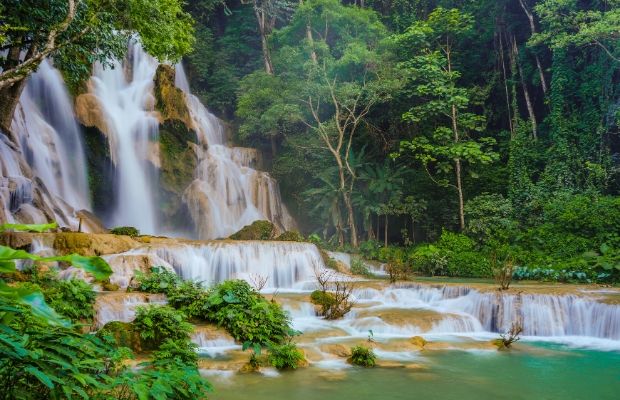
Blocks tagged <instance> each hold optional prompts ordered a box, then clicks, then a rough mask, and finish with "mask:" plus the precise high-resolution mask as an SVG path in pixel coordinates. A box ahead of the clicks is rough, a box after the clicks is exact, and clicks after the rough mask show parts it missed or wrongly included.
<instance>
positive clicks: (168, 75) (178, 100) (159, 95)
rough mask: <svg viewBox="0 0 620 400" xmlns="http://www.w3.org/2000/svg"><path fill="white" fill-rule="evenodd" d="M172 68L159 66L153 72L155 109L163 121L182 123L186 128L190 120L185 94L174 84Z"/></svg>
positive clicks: (163, 65) (164, 65)
mask: <svg viewBox="0 0 620 400" xmlns="http://www.w3.org/2000/svg"><path fill="white" fill-rule="evenodd" d="M174 76H175V71H174V67H172V66H170V65H166V64H160V65H159V66H158V67H157V71H156V72H155V90H154V91H155V100H156V103H155V107H156V108H157V110H158V111H159V112H160V113H161V116H162V118H163V120H164V121H165V120H178V121H183V122H184V123H185V125H186V126H190V125H191V118H190V114H189V109H188V108H187V103H186V102H185V94H184V93H183V91H182V90H181V89H179V88H178V87H176V86H175V84H174Z"/></svg>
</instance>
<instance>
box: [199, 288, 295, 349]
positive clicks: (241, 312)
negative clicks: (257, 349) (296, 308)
mask: <svg viewBox="0 0 620 400" xmlns="http://www.w3.org/2000/svg"><path fill="white" fill-rule="evenodd" d="M195 310H196V313H197V314H199V315H200V317H201V318H203V319H205V320H207V321H211V322H215V323H217V324H218V325H219V326H222V327H224V328H225V329H226V330H227V331H228V332H229V333H230V334H231V335H232V336H233V337H234V338H235V339H237V340H239V341H242V342H251V343H257V344H260V345H262V346H267V345H270V344H273V343H276V344H281V343H283V342H284V341H285V339H287V338H288V337H289V336H290V335H291V334H293V333H294V331H292V330H291V328H290V320H289V316H288V315H287V313H286V312H284V310H282V307H281V306H280V305H279V304H277V303H276V302H275V301H268V300H267V299H265V298H264V297H263V296H262V295H261V294H260V293H258V292H257V291H256V290H255V289H253V288H252V287H251V286H250V285H249V284H248V283H247V282H245V281H242V280H230V281H225V282H222V283H220V284H218V285H216V286H214V287H213V288H211V289H210V290H209V291H208V292H207V295H206V296H205V298H204V301H203V302H202V303H201V304H199V305H196V306H195Z"/></svg>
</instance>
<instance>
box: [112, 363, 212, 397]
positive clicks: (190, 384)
mask: <svg viewBox="0 0 620 400" xmlns="http://www.w3.org/2000/svg"><path fill="white" fill-rule="evenodd" d="M141 366H142V368H141V369H140V370H139V371H133V370H125V371H124V373H122V374H121V375H119V376H118V377H116V378H115V379H114V380H113V381H112V383H111V385H110V386H111V389H110V390H108V391H107V393H106V395H107V396H106V397H103V398H105V399H115V400H135V399H161V400H166V399H174V400H195V399H206V398H207V395H208V394H209V393H211V392H212V391H213V388H212V386H211V385H210V384H209V382H208V381H207V380H205V379H204V378H203V377H202V376H200V373H199V372H198V369H197V368H196V367H195V366H193V365H187V364H184V363H179V362H175V361H170V360H163V361H158V362H154V363H143V364H141Z"/></svg>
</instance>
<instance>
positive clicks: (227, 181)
mask: <svg viewBox="0 0 620 400" xmlns="http://www.w3.org/2000/svg"><path fill="white" fill-rule="evenodd" d="M176 71H177V74H176V77H175V79H176V84H177V86H178V87H179V88H180V89H181V90H183V91H184V92H185V93H186V98H187V105H188V107H189V110H190V114H191V119H192V122H193V125H194V126H193V127H194V128H195V129H196V132H197V134H198V141H199V144H200V145H199V146H196V147H195V150H196V156H197V158H198V166H197V168H196V171H195V174H194V178H195V179H194V181H193V182H192V183H191V184H190V186H189V187H188V188H187V189H186V190H185V193H184V195H183V198H184V200H185V202H186V203H187V204H188V206H189V209H190V213H191V215H192V219H193V220H194V223H195V224H196V226H197V227H198V236H199V237H200V238H201V239H216V238H223V237H227V236H229V235H231V234H233V233H235V232H236V231H238V230H239V229H241V228H243V227H244V226H246V225H249V224H251V223H252V222H254V221H257V220H270V221H271V222H273V223H274V224H275V225H276V226H277V227H278V228H279V230H281V231H284V230H288V229H292V228H293V227H294V222H293V219H292V218H291V216H290V215H289V213H288V211H287V210H286V207H285V206H284V204H283V203H282V200H281V198H280V190H279V188H278V184H277V182H276V181H275V180H274V179H273V178H272V177H271V176H269V174H267V173H266V172H261V171H257V170H255V169H253V167H254V166H255V165H256V164H257V160H258V152H257V151H256V150H253V149H246V148H237V147H229V146H227V145H226V134H225V129H224V126H223V124H222V123H221V121H220V120H219V119H217V118H216V117H215V116H214V115H213V114H211V113H210V112H209V111H208V110H207V109H206V108H205V107H204V105H202V103H201V102H200V100H198V98H197V97H196V96H194V95H192V94H191V93H190V92H189V85H188V83H187V80H186V79H185V73H184V72H183V68H182V67H181V66H177V67H176Z"/></svg>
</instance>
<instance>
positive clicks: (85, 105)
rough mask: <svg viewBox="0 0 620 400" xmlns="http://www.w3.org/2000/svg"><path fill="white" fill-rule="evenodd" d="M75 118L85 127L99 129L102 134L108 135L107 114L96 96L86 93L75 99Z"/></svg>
mask: <svg viewBox="0 0 620 400" xmlns="http://www.w3.org/2000/svg"><path fill="white" fill-rule="evenodd" d="M75 116H76V118H77V119H78V121H79V122H80V123H81V124H82V125H84V126H85V127H89V128H91V127H94V128H97V129H98V130H99V131H100V132H102V133H103V134H105V135H107V133H108V127H107V124H106V117H105V113H104V112H103V108H102V106H101V103H100V102H99V100H98V99H97V96H95V95H94V94H92V93H84V94H81V95H79V96H77V97H76V98H75Z"/></svg>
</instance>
